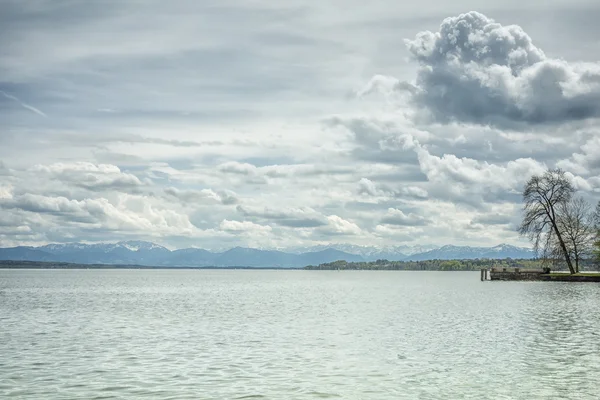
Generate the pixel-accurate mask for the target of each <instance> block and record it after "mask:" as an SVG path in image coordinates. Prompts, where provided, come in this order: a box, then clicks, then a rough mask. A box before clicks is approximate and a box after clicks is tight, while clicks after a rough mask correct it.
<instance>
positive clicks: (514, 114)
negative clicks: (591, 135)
mask: <svg viewBox="0 0 600 400" xmlns="http://www.w3.org/2000/svg"><path fill="white" fill-rule="evenodd" d="M406 44H407V46H408V49H409V51H410V53H411V54H412V56H413V57H414V58H415V59H416V60H417V61H418V62H419V64H420V69H419V72H418V75H417V79H416V81H415V84H414V87H413V88H412V92H413V93H414V94H413V101H414V103H415V104H416V105H417V106H420V107H424V108H425V109H426V110H428V111H429V113H430V116H431V117H432V118H433V119H434V120H438V121H442V122H445V121H451V120H457V121H463V122H472V123H481V124H493V125H498V126H514V124H515V123H528V124H546V123H562V122H568V121H576V120H581V119H586V118H594V117H598V116H600V64H598V63H583V62H579V63H572V62H567V61H564V60H560V59H552V58H548V57H547V56H546V55H545V54H544V52H543V51H542V50H541V49H539V48H538V47H536V46H535V45H534V44H533V41H532V39H531V37H530V36H529V35H528V34H527V33H526V32H525V31H524V30H523V29H522V28H521V27H520V26H517V25H507V26H503V25H501V24H499V23H497V22H495V21H494V20H492V19H491V18H488V17H487V16H485V15H483V14H480V13H477V12H469V13H466V14H461V15H459V16H456V17H449V18H446V19H445V20H444V21H443V22H442V24H441V26H440V30H439V31H438V32H431V31H423V32H421V33H419V34H418V35H417V37H416V38H415V39H414V40H407V41H406Z"/></svg>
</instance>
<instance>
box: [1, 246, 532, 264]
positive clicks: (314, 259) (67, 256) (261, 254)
mask: <svg viewBox="0 0 600 400" xmlns="http://www.w3.org/2000/svg"><path fill="white" fill-rule="evenodd" d="M401 250H404V251H405V253H403V252H401ZM417 250H418V249H415V248H409V247H407V246H398V247H388V248H382V249H379V248H375V247H361V246H353V245H332V246H318V247H313V248H306V249H296V250H293V251H287V252H284V251H277V250H261V249H251V248H244V247H235V248H233V249H230V250H227V251H223V252H211V251H208V250H204V249H197V248H188V249H180V250H169V249H167V248H166V247H163V246H160V245H158V244H155V243H151V242H143V241H126V242H118V243H102V244H82V243H68V244H49V245H45V246H40V247H30V246H19V247H11V248H0V260H12V261H45V262H67V263H75V264H109V265H117V264H126V265H146V266H164V267H263V268H300V267H305V266H307V265H318V264H322V263H328V262H333V261H338V260H345V261H349V262H350V261H355V262H360V261H375V260H378V259H386V260H389V261H421V260H433V259H439V260H451V259H476V258H489V259H504V258H533V257H534V253H533V251H531V250H530V249H527V248H523V247H515V246H511V245H507V244H501V245H498V246H495V247H470V246H443V247H439V248H421V250H422V251H417ZM407 253H410V254H407Z"/></svg>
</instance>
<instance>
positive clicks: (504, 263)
mask: <svg viewBox="0 0 600 400" xmlns="http://www.w3.org/2000/svg"><path fill="white" fill-rule="evenodd" d="M583 263H584V264H586V265H587V266H588V267H591V264H590V263H589V261H587V260H586V261H584V262H583ZM492 267H496V268H523V269H539V268H541V267H542V262H541V261H540V260H536V259H511V258H506V259H501V260H496V259H473V260H425V261H388V260H377V261H372V262H367V261H364V262H348V261H334V262H330V263H325V264H320V265H309V266H308V267H306V268H305V269H310V270H338V269H339V270H363V269H364V270H377V271H379V270H388V271H479V270H481V269H489V268H492Z"/></svg>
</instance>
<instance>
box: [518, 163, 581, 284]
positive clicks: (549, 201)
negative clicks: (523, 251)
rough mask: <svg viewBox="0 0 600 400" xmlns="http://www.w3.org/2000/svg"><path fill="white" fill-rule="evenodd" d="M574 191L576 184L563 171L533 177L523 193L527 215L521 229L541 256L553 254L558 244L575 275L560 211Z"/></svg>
mask: <svg viewBox="0 0 600 400" xmlns="http://www.w3.org/2000/svg"><path fill="white" fill-rule="evenodd" d="M574 192H575V189H574V187H573V185H572V184H571V182H570V181H569V179H568V178H567V176H566V175H565V173H564V171H562V170H561V169H554V170H548V171H546V172H545V173H544V174H543V175H541V176H537V175H536V176H533V177H531V179H529V181H527V183H526V184H525V188H524V190H523V202H524V203H525V204H524V207H523V208H524V213H525V215H524V216H523V221H522V222H521V225H520V226H519V233H520V234H521V235H526V236H527V237H529V239H530V240H531V241H533V243H534V249H535V251H536V252H538V253H539V252H540V250H542V252H543V253H545V254H548V253H550V252H551V251H552V248H553V247H554V246H553V245H552V244H553V243H554V242H556V243H557V244H558V248H559V249H560V251H561V252H562V256H563V258H564V260H565V261H566V263H567V266H568V267H569V271H570V272H571V273H572V274H574V273H575V268H574V267H573V263H572V261H571V257H570V254H569V251H568V249H567V245H566V244H565V240H564V239H563V233H562V232H561V230H560V228H559V221H558V218H559V214H558V212H559V208H560V207H561V205H562V204H566V203H568V202H569V201H570V200H571V198H572V197H573V193H574Z"/></svg>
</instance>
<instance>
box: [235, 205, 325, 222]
mask: <svg viewBox="0 0 600 400" xmlns="http://www.w3.org/2000/svg"><path fill="white" fill-rule="evenodd" d="M237 211H238V212H239V213H241V214H242V215H243V216H244V217H250V218H252V217H255V218H260V219H264V220H268V221H272V222H274V223H276V224H278V225H281V226H286V227H290V228H315V227H319V226H325V225H327V224H328V223H329V221H328V220H327V218H325V217H324V216H323V215H321V214H319V213H318V212H316V211H315V210H313V209H312V208H309V207H300V208H283V209H273V208H271V207H265V208H263V209H260V208H252V207H247V206H241V205H240V206H237Z"/></svg>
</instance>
